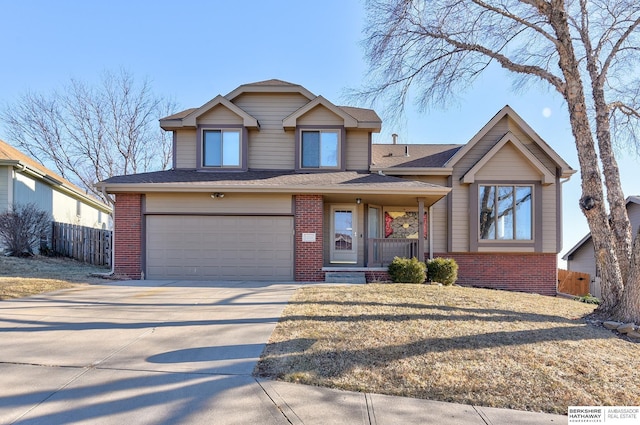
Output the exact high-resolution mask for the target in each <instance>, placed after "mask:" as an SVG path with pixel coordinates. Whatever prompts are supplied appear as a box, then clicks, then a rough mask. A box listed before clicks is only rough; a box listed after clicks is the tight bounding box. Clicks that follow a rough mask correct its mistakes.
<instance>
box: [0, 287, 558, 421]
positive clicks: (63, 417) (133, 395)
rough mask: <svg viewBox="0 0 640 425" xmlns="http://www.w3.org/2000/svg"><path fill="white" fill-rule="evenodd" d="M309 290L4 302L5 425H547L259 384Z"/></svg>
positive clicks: (0, 401) (497, 412)
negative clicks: (298, 298) (292, 311)
mask: <svg viewBox="0 0 640 425" xmlns="http://www.w3.org/2000/svg"><path fill="white" fill-rule="evenodd" d="M299 286H300V284H299V283H291V282H285V283H273V282H271V283H264V282H189V281H175V282H170V281H126V282H115V283H110V284H108V285H92V286H82V287H78V288H73V289H69V290H64V291H60V292H57V293H53V294H44V295H39V296H34V297H30V298H24V299H18V300H10V301H2V302H0V338H1V339H2V344H1V345H0V376H1V378H0V423H2V424H14V423H16V424H17V423H19V424H46V425H51V424H70V423H73V424H85V423H86V424H107V425H112V424H113V425H116V424H117V425H121V424H123V423H125V424H167V425H168V424H224V425H234V424H274V425H277V424H314V423H317V424H359V423H362V424H398V423H402V424H413V423H420V424H428V423H437V424H444V425H447V424H462V425H464V424H507V423H509V424H539V423H543V424H544V423H553V424H560V423H566V422H567V417H566V416H554V415H544V414H534V413H528V412H517V411H512V410H504V409H488V408H479V407H473V406H465V405H456V404H449V403H440V402H433V401H427V400H415V399H406V398H399V397H389V396H382V395H375V394H362V393H351V392H345V391H338V390H331V389H326V388H318V387H310V386H302V385H295V384H288V383H282V382H274V381H268V380H260V379H256V378H254V377H253V376H252V375H251V374H252V372H253V369H254V367H255V365H256V362H257V361H258V358H259V356H260V353H261V352H262V350H263V348H264V346H265V344H266V342H267V341H268V338H269V336H270V335H271V333H272V331H273V329H274V328H275V325H276V323H277V321H278V318H279V317H280V314H281V312H282V309H283V308H284V307H285V305H286V304H287V301H288V299H289V298H290V296H291V295H292V294H293V292H294V291H295V289H296V288H298V287H299Z"/></svg>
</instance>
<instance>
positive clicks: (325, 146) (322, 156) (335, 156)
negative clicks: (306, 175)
mask: <svg viewBox="0 0 640 425" xmlns="http://www.w3.org/2000/svg"><path fill="white" fill-rule="evenodd" d="M301 137H302V145H301V164H302V168H339V167H340V133H339V132H338V130H303V131H302V136H301Z"/></svg>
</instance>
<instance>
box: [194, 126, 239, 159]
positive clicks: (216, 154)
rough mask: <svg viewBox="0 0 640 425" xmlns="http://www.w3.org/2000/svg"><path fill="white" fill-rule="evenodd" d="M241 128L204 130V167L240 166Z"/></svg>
mask: <svg viewBox="0 0 640 425" xmlns="http://www.w3.org/2000/svg"><path fill="white" fill-rule="evenodd" d="M240 163H241V144H240V130H236V129H234V130H203V131H202V166H203V167H221V168H223V167H236V168H237V167H240Z"/></svg>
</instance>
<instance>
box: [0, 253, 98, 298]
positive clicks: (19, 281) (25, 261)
mask: <svg viewBox="0 0 640 425" xmlns="http://www.w3.org/2000/svg"><path fill="white" fill-rule="evenodd" d="M108 271H109V269H108V268H104V267H96V266H91V265H87V264H84V263H81V262H79V261H75V260H71V259H68V258H57V257H55V258H54V257H40V256H35V257H27V258H18V257H5V256H3V255H0V300H6V299H9V298H21V297H26V296H29V295H34V294H39V293H43V292H52V291H57V290H59V289H64V288H70V287H72V286H74V285H80V284H90V283H99V282H104V280H103V279H101V278H100V277H95V276H91V274H92V273H106V272H108Z"/></svg>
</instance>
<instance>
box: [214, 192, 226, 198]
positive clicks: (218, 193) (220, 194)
mask: <svg viewBox="0 0 640 425" xmlns="http://www.w3.org/2000/svg"><path fill="white" fill-rule="evenodd" d="M211 198H212V199H216V198H224V193H220V192H216V193H212V194H211Z"/></svg>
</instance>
